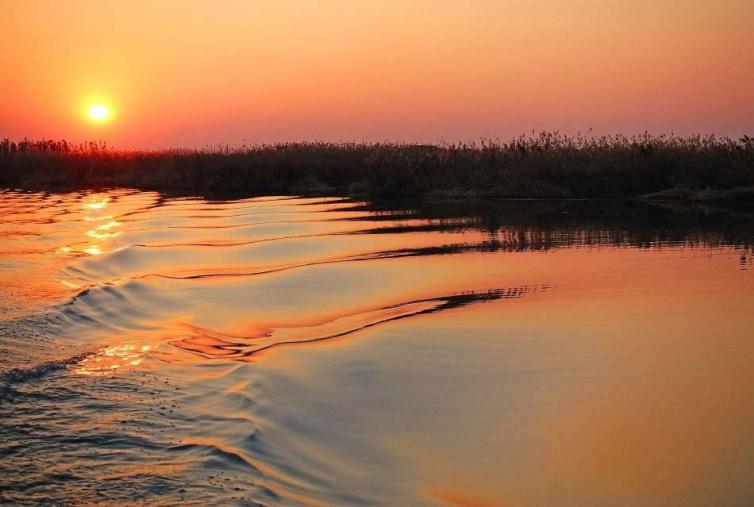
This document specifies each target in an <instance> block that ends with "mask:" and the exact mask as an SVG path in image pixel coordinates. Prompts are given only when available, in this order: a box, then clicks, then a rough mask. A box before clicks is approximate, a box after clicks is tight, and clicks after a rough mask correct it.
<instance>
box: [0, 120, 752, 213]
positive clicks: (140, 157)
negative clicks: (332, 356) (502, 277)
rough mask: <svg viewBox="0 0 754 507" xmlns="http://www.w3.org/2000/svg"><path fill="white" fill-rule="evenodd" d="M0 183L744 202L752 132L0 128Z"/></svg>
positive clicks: (748, 195) (749, 195)
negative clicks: (178, 142)
mask: <svg viewBox="0 0 754 507" xmlns="http://www.w3.org/2000/svg"><path fill="white" fill-rule="evenodd" d="M0 186H4V187H11V188H34V189H49V190H54V189H60V188H82V187H86V188H104V187H116V186H118V187H134V188H140V189H153V190H174V191H196V192H209V191H211V192H224V191H227V192H244V193H249V194H259V195H262V194H304V195H315V194H321V195H325V194H341V195H342V194H358V195H366V196H368V197H371V198H375V199H376V198H381V197H414V196H434V197H443V196H444V197H471V196H478V197H511V198H633V197H639V196H645V197H646V196H649V197H655V198H665V199H682V200H737V201H745V202H752V201H754V139H753V138H751V137H748V136H744V137H742V138H740V139H730V138H720V137H715V136H690V137H678V136H672V135H671V136H652V135H649V134H643V135H639V136H634V137H626V136H603V137H593V136H589V135H576V136H567V135H563V134H559V133H557V132H555V133H552V132H545V133H541V134H539V135H532V136H521V137H516V138H514V139H511V140H509V141H490V140H483V141H480V142H477V143H456V144H448V143H443V144H437V145H424V144H421V145H420V144H402V143H349V142H337V143H333V142H292V143H280V144H263V145H255V146H242V147H239V148H231V147H227V146H217V147H211V148H206V149H166V150H150V151H143V150H142V151H139V150H116V149H112V148H109V147H108V146H107V145H105V144H101V143H85V144H80V145H73V144H70V143H68V142H66V141H51V140H40V141H33V140H23V141H19V142H14V141H11V140H9V139H5V140H3V141H0Z"/></svg>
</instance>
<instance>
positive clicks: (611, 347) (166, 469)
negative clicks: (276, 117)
mask: <svg viewBox="0 0 754 507" xmlns="http://www.w3.org/2000/svg"><path fill="white" fill-rule="evenodd" d="M752 225H754V220H753V219H752V217H751V215H750V214H748V213H746V212H743V211H740V210H739V211H735V212H722V211H716V210H711V209H691V210H689V209H680V208H678V209H676V208H670V207H661V206H651V205H647V204H639V203H623V204H616V203H612V204H610V203H603V204H595V203H583V202H581V203H580V202H526V201H518V202H516V201H504V202H481V203H475V204H467V205H461V204H454V205H449V204H447V205H436V206H433V207H422V208H413V209H412V208H404V209H398V208H396V209H377V208H374V207H370V206H368V205H366V204H364V203H359V202H353V201H350V200H347V199H299V198H289V197H265V198H253V199H233V200H229V199H210V198H186V197H168V196H164V195H160V194H157V193H145V192H135V191H129V190H113V191H107V192H99V193H95V192H87V193H70V194H42V193H20V192H3V193H0V237H1V238H2V242H1V243H0V312H1V313H0V315H1V317H0V353H2V356H1V357H2V368H1V369H0V370H1V373H0V422H1V423H2V424H1V425H0V501H3V502H6V503H11V504H27V503H28V504H32V503H39V502H48V503H51V504H139V503H144V504H150V505H175V504H187V505H190V504H197V505H208V504H219V505H269V506H276V505H458V506H487V505H500V506H538V505H573V506H577V505H578V506H582V505H583V506H589V505H594V506H602V505H611V506H620V505H625V506H633V505H658V506H659V505H684V506H685V505H700V506H702V505H730V506H738V505H740V506H744V505H751V504H752V503H754V487H752V484H754V472H753V470H754V396H752V392H753V388H754V369H752V368H751V361H752V357H754V354H753V353H754V299H753V298H752V294H754V292H753V290H754V264H753V263H752V258H753V256H752V244H754V227H752Z"/></svg>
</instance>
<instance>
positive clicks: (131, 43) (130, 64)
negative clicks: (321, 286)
mask: <svg viewBox="0 0 754 507" xmlns="http://www.w3.org/2000/svg"><path fill="white" fill-rule="evenodd" d="M0 6H1V8H0V38H1V40H2V44H0V68H1V69H2V71H1V73H0V137H10V138H20V137H24V136H28V137H32V138H39V137H48V138H50V137H51V138H56V139H58V138H66V139H70V140H74V141H81V140H88V139H97V140H104V141H107V142H108V143H109V144H111V145H114V146H117V147H124V148H130V147H165V146H204V145H208V144H216V143H228V144H231V145H238V144H241V143H243V142H247V143H256V142H272V141H285V140H301V139H307V140H310V139H324V140H367V141H382V140H398V141H421V142H433V141H440V140H442V139H445V140H473V139H479V138H480V137H486V138H497V137H501V138H508V137H510V136H512V135H516V134H520V133H526V132H531V130H532V129H535V130H561V131H565V132H575V131H579V130H582V131H584V130H588V129H589V128H593V129H594V132H596V133H599V134H601V133H617V132H623V133H627V134H632V133H636V132H641V131H643V130H649V131H650V132H654V133H665V132H675V133H679V134H689V133H696V132H699V133H716V134H720V135H731V136H738V135H741V134H749V135H752V134H753V133H754V28H753V27H754V1H752V0H721V1H718V2H711V1H696V0H653V1H649V0H647V1H629V0H625V1H619V0H550V1H535V0H498V1H492V0H467V1H464V2H459V1H445V0H427V1H423V0H422V1H420V0H414V1H409V0H405V1H397V0H379V1H371V2H368V1H354V0H350V1H345V0H343V1H336V0H331V1H316V2H315V1H305V0H275V1H250V0H248V1H242V0H235V1H233V0H214V1H212V2H209V1H199V0H196V1H188V0H185V1H161V2H158V1H129V2H125V1H114V0H110V1H105V0H97V1H84V0H79V1H74V0H71V1H66V2H61V1H39V0H28V1H10V0H0ZM94 103H98V104H99V103H101V104H104V105H106V106H107V107H108V108H109V109H110V113H111V116H110V117H109V118H108V121H100V122H95V121H91V118H87V115H86V111H87V108H89V107H90V106H91V105H92V104H94Z"/></svg>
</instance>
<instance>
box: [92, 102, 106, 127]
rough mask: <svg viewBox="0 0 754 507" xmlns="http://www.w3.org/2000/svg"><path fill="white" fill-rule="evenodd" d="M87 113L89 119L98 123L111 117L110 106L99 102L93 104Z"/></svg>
mask: <svg viewBox="0 0 754 507" xmlns="http://www.w3.org/2000/svg"><path fill="white" fill-rule="evenodd" d="M87 113H88V114H89V119H91V120H92V121H95V122H98V123H101V122H104V121H107V120H108V119H109V118H110V108H108V107H107V106H106V105H104V104H101V103H99V102H95V103H94V104H91V105H90V106H89V109H88V110H87Z"/></svg>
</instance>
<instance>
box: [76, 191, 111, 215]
mask: <svg viewBox="0 0 754 507" xmlns="http://www.w3.org/2000/svg"><path fill="white" fill-rule="evenodd" d="M109 202H110V198H109V197H108V196H106V195H105V196H103V195H97V194H95V195H92V196H90V197H88V198H87V199H86V201H85V202H84V204H83V205H82V208H84V209H85V210H92V211H95V210H101V209H105V208H106V207H107V204H108V203H109Z"/></svg>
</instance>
